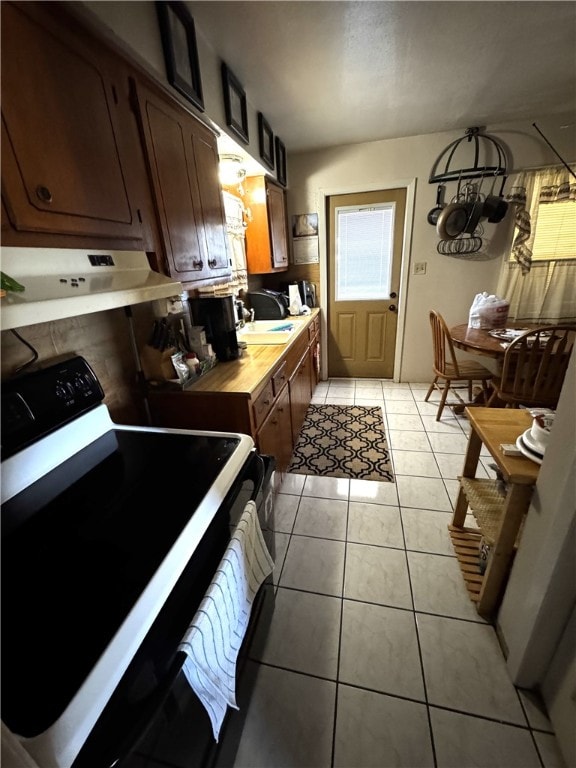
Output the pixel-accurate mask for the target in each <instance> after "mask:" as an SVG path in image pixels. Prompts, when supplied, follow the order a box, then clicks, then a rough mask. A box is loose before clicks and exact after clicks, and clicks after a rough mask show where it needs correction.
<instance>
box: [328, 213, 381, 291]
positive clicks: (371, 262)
mask: <svg viewBox="0 0 576 768" xmlns="http://www.w3.org/2000/svg"><path fill="white" fill-rule="evenodd" d="M394 209H395V203H385V204H382V205H377V206H371V207H366V208H358V207H351V206H346V207H342V208H337V209H336V237H337V240H336V281H335V282H336V301H355V300H357V301H369V300H378V299H388V298H390V276H391V268H392V247H393V234H394Z"/></svg>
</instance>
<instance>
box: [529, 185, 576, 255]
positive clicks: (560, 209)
mask: <svg viewBox="0 0 576 768" xmlns="http://www.w3.org/2000/svg"><path fill="white" fill-rule="evenodd" d="M548 259H576V203H575V202H574V201H573V200H562V201H559V202H556V203H545V204H541V205H539V206H538V219H537V222H536V234H535V235H534V243H533V245H532V261H543V260H548Z"/></svg>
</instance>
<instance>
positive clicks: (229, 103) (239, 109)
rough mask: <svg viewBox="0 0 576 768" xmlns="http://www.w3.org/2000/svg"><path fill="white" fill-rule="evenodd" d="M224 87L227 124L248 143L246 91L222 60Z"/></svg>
mask: <svg viewBox="0 0 576 768" xmlns="http://www.w3.org/2000/svg"><path fill="white" fill-rule="evenodd" d="M222 89H223V92H224V109H225V111H226V125H227V126H228V127H229V128H230V129H231V130H232V132H233V133H235V134H236V136H238V138H239V139H242V141H243V142H244V143H245V144H248V140H249V139H248V112H247V109H246V93H245V91H244V88H243V87H242V85H241V84H240V81H239V80H238V78H237V77H236V75H234V73H233V72H232V71H231V70H230V69H229V68H228V65H227V64H226V63H225V62H224V61H223V62H222Z"/></svg>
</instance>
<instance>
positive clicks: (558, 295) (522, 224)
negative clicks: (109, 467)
mask: <svg viewBox="0 0 576 768" xmlns="http://www.w3.org/2000/svg"><path fill="white" fill-rule="evenodd" d="M510 181H511V185H510V191H509V192H508V194H507V195H506V200H507V201H508V202H509V203H510V204H511V205H513V206H514V224H515V231H514V238H513V242H512V256H513V258H514V261H512V260H508V259H506V260H505V261H504V264H503V266H502V272H501V274H500V281H499V284H498V290H497V295H498V296H502V297H505V298H506V299H507V300H508V301H509V302H510V313H509V317H510V319H511V320H514V321H520V322H540V321H541V322H543V323H558V322H567V321H574V320H576V254H575V259H574V260H550V261H532V245H533V242H534V236H535V232H536V226H537V222H538V210H539V207H540V205H542V204H546V203H554V202H560V201H563V200H573V201H574V200H576V180H575V179H574V178H573V177H572V176H571V175H570V173H569V172H568V170H567V169H565V168H561V169H559V168H544V169H542V170H538V171H523V172H521V173H518V174H517V175H515V176H514V177H512V178H511V180H510Z"/></svg>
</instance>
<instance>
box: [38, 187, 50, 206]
mask: <svg viewBox="0 0 576 768" xmlns="http://www.w3.org/2000/svg"><path fill="white" fill-rule="evenodd" d="M36 197H37V198H38V199H39V200H42V202H43V203H51V202H52V192H50V190H49V189H48V187H44V186H43V185H42V184H38V186H37V187H36Z"/></svg>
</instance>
